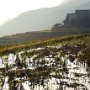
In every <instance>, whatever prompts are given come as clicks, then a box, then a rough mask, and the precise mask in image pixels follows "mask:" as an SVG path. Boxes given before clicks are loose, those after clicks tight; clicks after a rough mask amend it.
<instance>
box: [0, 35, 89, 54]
mask: <svg viewBox="0 0 90 90" xmlns="http://www.w3.org/2000/svg"><path fill="white" fill-rule="evenodd" d="M78 43H85V44H86V45H87V46H89V45H90V35H69V36H63V37H55V38H49V39H44V40H36V41H30V42H25V43H18V44H13V45H12V44H11V45H1V46H0V55H4V54H8V53H16V52H19V51H22V50H28V49H31V48H39V47H46V46H57V45H62V46H63V45H65V44H71V45H73V44H78Z"/></svg>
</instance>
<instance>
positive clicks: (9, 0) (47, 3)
mask: <svg viewBox="0 0 90 90" xmlns="http://www.w3.org/2000/svg"><path fill="white" fill-rule="evenodd" d="M65 1H67V0H0V25H1V24H3V23H5V22H6V21H8V20H10V19H12V18H14V17H16V16H18V15H19V14H21V13H23V12H26V11H30V10H35V9H39V8H45V7H55V6H58V5H60V4H62V3H63V2H65Z"/></svg>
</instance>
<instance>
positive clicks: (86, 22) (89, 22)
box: [64, 10, 90, 27]
mask: <svg viewBox="0 0 90 90" xmlns="http://www.w3.org/2000/svg"><path fill="white" fill-rule="evenodd" d="M64 25H65V26H88V27H90V10H76V11H75V13H71V14H67V17H66V19H65V21H64Z"/></svg>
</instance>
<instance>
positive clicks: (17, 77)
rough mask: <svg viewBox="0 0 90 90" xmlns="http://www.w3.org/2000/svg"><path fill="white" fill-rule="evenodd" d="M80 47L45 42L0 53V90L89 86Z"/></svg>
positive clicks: (89, 74)
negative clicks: (12, 51)
mask: <svg viewBox="0 0 90 90" xmlns="http://www.w3.org/2000/svg"><path fill="white" fill-rule="evenodd" d="M82 48H84V45H74V46H71V45H65V46H62V47H61V46H47V47H42V48H35V49H30V50H27V51H21V52H18V53H10V54H8V55H5V56H2V57H0V90H90V67H89V65H88V62H86V61H85V60H84V61H83V60H82V59H81V58H82V57H83V55H82V52H81V49H82Z"/></svg>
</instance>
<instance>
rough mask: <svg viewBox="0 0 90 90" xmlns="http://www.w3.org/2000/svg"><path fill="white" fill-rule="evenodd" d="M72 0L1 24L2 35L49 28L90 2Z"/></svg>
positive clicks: (27, 13)
mask: <svg viewBox="0 0 90 90" xmlns="http://www.w3.org/2000/svg"><path fill="white" fill-rule="evenodd" d="M87 2H88V0H85V1H81V0H78V1H74V0H70V1H69V2H67V3H64V4H62V5H60V6H57V7H53V8H44V9H39V10H33V11H28V12H25V13H22V14H20V15H19V16H18V17H16V18H14V19H12V20H10V21H8V22H6V23H5V24H3V25H1V26H0V36H4V35H11V34H16V33H24V32H30V31H39V30H48V29H50V28H51V27H52V26H53V25H54V24H56V23H60V22H62V21H63V20H64V19H65V17H66V14H67V13H70V12H74V11H75V10H76V9H82V8H84V7H87V8H88V9H90V7H89V5H90V2H88V3H87Z"/></svg>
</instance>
